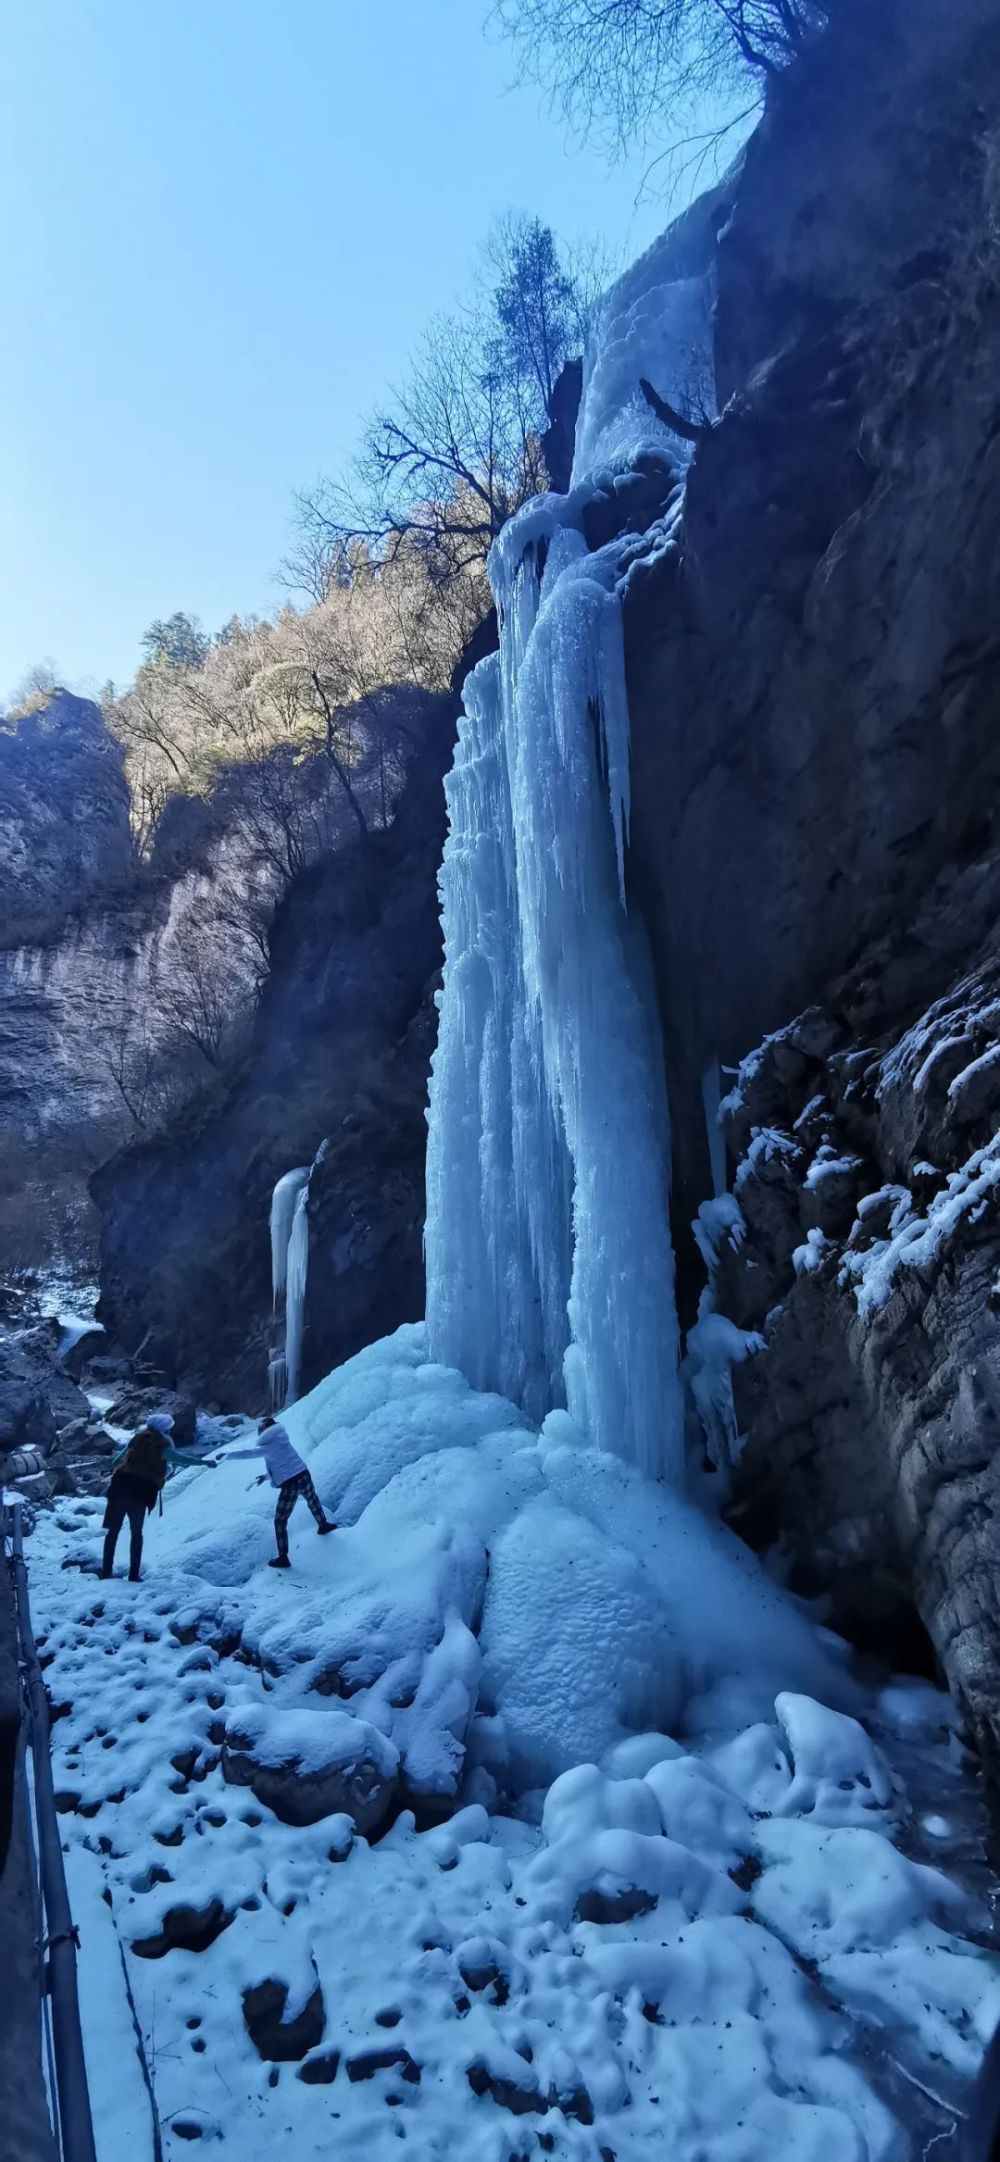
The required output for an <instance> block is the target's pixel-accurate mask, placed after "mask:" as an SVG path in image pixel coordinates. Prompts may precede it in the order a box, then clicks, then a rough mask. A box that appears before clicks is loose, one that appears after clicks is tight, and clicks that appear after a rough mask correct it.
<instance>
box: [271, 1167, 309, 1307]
mask: <svg viewBox="0 0 1000 2162" xmlns="http://www.w3.org/2000/svg"><path fill="white" fill-rule="evenodd" d="M308 1177H309V1165H308V1164H300V1165H299V1166H298V1168H297V1169H296V1170H295V1171H286V1172H285V1173H284V1176H283V1177H282V1178H280V1179H279V1180H278V1183H277V1185H276V1186H275V1189H274V1192H273V1194H272V1195H271V1297H272V1300H273V1302H274V1305H275V1306H277V1304H278V1300H279V1299H280V1297H281V1295H282V1293H283V1291H284V1289H285V1284H286V1282H287V1277H288V1242H289V1239H290V1238H291V1235H292V1221H293V1218H294V1215H295V1206H296V1203H297V1201H298V1198H299V1195H300V1193H301V1192H302V1188H303V1187H304V1185H305V1184H306V1182H307V1180H308Z"/></svg>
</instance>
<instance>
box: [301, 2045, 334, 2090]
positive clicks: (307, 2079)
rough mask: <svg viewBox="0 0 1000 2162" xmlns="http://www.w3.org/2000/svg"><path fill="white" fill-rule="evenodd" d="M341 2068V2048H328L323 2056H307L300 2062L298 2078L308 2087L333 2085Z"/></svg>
mask: <svg viewBox="0 0 1000 2162" xmlns="http://www.w3.org/2000/svg"><path fill="white" fill-rule="evenodd" d="M339 2069H340V2052H339V2050H336V2049H332V2050H327V2051H325V2052H324V2054H323V2055H322V2056H321V2057H307V2058H306V2060H305V2063H304V2064H300V2066H299V2069H298V2072H297V2073H296V2078H297V2079H301V2080H302V2081H303V2082H304V2083H305V2085H306V2086H307V2087H332V2085H333V2082H334V2080H335V2079H336V2077H337V2073H338V2071H339Z"/></svg>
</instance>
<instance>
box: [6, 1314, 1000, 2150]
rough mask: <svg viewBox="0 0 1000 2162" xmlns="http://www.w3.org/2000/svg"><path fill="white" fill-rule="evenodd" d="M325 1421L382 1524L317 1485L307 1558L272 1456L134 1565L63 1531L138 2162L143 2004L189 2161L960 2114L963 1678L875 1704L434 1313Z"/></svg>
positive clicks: (810, 2134) (747, 1584)
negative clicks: (484, 1384)
mask: <svg viewBox="0 0 1000 2162" xmlns="http://www.w3.org/2000/svg"><path fill="white" fill-rule="evenodd" d="M288 1418H289V1425H290V1427H291V1430H292V1432H293V1436H294V1439H295V1441H296V1443H297V1446H298V1447H299V1448H300V1449H301V1450H302V1451H303V1453H304V1454H305V1455H306V1456H307V1457H308V1458H309V1461H310V1465H311V1468H312V1470H313V1474H314V1477H315V1479H316V1483H317V1485H318V1487H319V1491H320V1494H321V1496H322V1498H323V1501H324V1503H325V1504H326V1506H327V1508H328V1509H329V1510H330V1512H331V1513H332V1514H333V1515H335V1516H336V1517H337V1519H338V1521H339V1523H340V1524H341V1526H342V1527H343V1528H342V1529H341V1530H340V1531H339V1532H338V1534H337V1535H336V1536H335V1537H334V1538H331V1539H326V1540H319V1539H317V1537H316V1535H315V1529H314V1526H313V1523H312V1519H311V1518H310V1517H309V1516H308V1515H307V1514H306V1511H305V1508H304V1506H303V1505H300V1507H299V1509H298V1510H297V1512H296V1514H295V1515H294V1516H293V1519H292V1559H293V1568H292V1570H291V1571H290V1572H289V1573H288V1574H287V1575H285V1574H282V1573H280V1572H275V1571H271V1570H269V1569H268V1568H267V1566H266V1563H267V1557H268V1554H269V1553H270V1551H271V1533H270V1518H271V1513H272V1503H273V1495H272V1493H271V1490H270V1488H269V1487H267V1486H264V1485H258V1484H256V1483H255V1471H254V1467H253V1465H252V1464H247V1463H246V1462H239V1463H231V1464H229V1465H228V1466H227V1465H226V1464H225V1462H224V1461H223V1463H222V1464H221V1466H220V1468H218V1469H214V1470H213V1469H205V1470H201V1469H199V1470H197V1471H192V1472H188V1473H184V1474H181V1475H179V1476H177V1477H176V1478H175V1479H172V1480H171V1482H170V1484H169V1486H168V1489H167V1495H166V1502H165V1509H164V1515H163V1517H162V1520H158V1519H156V1518H154V1519H152V1520H151V1522H150V1526H149V1531H148V1537H147V1551H146V1566H145V1573H144V1580H143V1582H142V1583H141V1584H140V1585H139V1586H138V1587H136V1586H131V1585H129V1584H128V1583H127V1582H125V1581H123V1579H122V1578H121V1577H119V1578H118V1579H116V1580H115V1581H114V1582H112V1583H110V1584H105V1583H99V1582H97V1581H96V1580H95V1577H94V1576H93V1575H92V1574H91V1573H89V1572H90V1571H91V1570H92V1569H93V1567H94V1565H95V1564H96V1560H97V1556H98V1552H99V1545H100V1536H101V1534H100V1510H99V1507H98V1505H97V1504H95V1503H94V1502H92V1501H87V1500H82V1499H80V1500H74V1501H70V1502H67V1503H65V1504H61V1505H60V1506H59V1507H58V1509H57V1511H56V1512H55V1513H53V1514H48V1515H41V1516H39V1518H38V1520H37V1522H36V1524H35V1528H34V1530H33V1532H32V1535H31V1539H30V1542H29V1564H30V1577H31V1590H32V1599H33V1606H34V1612H35V1621H36V1628H37V1630H38V1633H39V1635H40V1637H42V1638H43V1639H44V1656H45V1659H46V1661H47V1669H48V1670H47V1676H46V1679H47V1682H48V1685H49V1688H50V1691H51V1694H52V1698H53V1702H54V1704H55V1706H56V1707H57V1708H58V1709H59V1713H60V1716H58V1717H57V1720H56V1723H55V1726H54V1729H53V1752H54V1758H55V1768H56V1784H57V1788H58V1790H59V1792H60V1795H61V1797H62V1807H63V1809H64V1812H65V1813H64V1815H63V1819H62V1822H63V1828H64V1834H65V1843H66V1849H67V1856H68V1869H69V1877H70V1887H71V1893H72V1896H73V1899H74V1902H75V1904H76V1908H77V1914H78V1919H79V1921H80V1924H81V1940H82V1949H81V1972H82V1987H83V2001H84V2014H85V2021H86V2027H87V2043H88V2052H89V2057H90V2062H91V2068H92V2074H93V2085H94V2093H95V2099H96V2106H97V2114H98V2152H99V2157H100V2162H138V2158H139V2157H141V2156H142V2155H144V2154H147V2153H150V2152H151V2144H150V2140H151V2125H150V2107H151V2105H150V2100H149V2096H148V2092H147V2088H146V2085H145V2082H144V2079H143V2077H142V2075H141V2072H140V2067H139V2061H138V2058H137V2053H136V2047H135V2025H134V2024H133V2022H135V2023H136V2024H137V2026H138V2029H139V2031H140V2032H141V2034H142V2038H143V2046H144V2053H145V2059H146V2064H147V2066H148V2071H149V2076H150V2080H151V2084H152V2091H153V2095H154V2097H155V2108H156V2112H157V2115H158V2119H159V2123H160V2128H161V2135H162V2140H163V2148H164V2153H165V2155H166V2157H167V2162H175V2158H176V2157H178V2156H179V2155H181V2154H182V2153H184V2152H186V2151H188V2149H189V2147H190V2145H191V2143H192V2142H194V2141H197V2140H202V2141H204V2142H206V2143H208V2144H211V2143H213V2142H214V2143H216V2144H217V2145H220V2146H223V2147H224V2148H225V2150H226V2152H227V2153H230V2154H232V2155H233V2156H234V2157H235V2158H237V2162H263V2158H264V2157H268V2158H269V2162H270V2157H271V2156H272V2155H273V2154H274V2153H275V2152H276V2151H282V2152H285V2151H287V2152H289V2153H292V2154H294V2155H295V2156H296V2162H310V2158H312V2157H315V2158H316V2162H319V2158H321V2157H322V2158H324V2162H328V2158H330V2157H336V2158H337V2162H362V2158H364V2162H381V2158H383V2157H388V2156H390V2155H393V2156H394V2155H395V2154H396V2153H397V2152H398V2151H399V2147H400V2145H401V2144H405V2145H408V2147H409V2151H410V2152H411V2153H413V2154H414V2155H415V2156H418V2157H420V2158H421V2162H424V2158H426V2162H433V2158H436V2157H444V2156H448V2157H449V2158H454V2157H461V2158H463V2162H466V2158H467V2162H513V2158H515V2157H518V2156H529V2155H531V2156H534V2155H542V2154H546V2153H548V2154H554V2155H556V2156H564V2157H573V2158H578V2162H584V2158H585V2162H607V2158H608V2157H609V2156H611V2157H614V2158H616V2162H640V2158H646V2157H648V2158H650V2162H652V2158H654V2157H655V2158H656V2162H662V2158H663V2157H665V2156H669V2157H670V2158H671V2162H773V2158H774V2157H776V2156H781V2157H782V2158H788V2162H876V2158H879V2162H881V2158H889V2157H894V2156H899V2157H904V2156H907V2155H909V2154H911V2153H912V2154H913V2155H918V2154H920V2153H922V2151H923V2142H924V2140H925V2139H926V2138H929V2137H930V2136H932V2135H933V2134H934V2133H936V2132H938V2131H944V2132H947V2130H948V2128H949V2126H950V2124H951V2122H952V2116H951V2105H952V2103H953V2102H954V2103H955V2104H956V2106H957V2107H958V2108H961V2106H962V2099H963V2093H964V2089H965V2086H966V2083H967V2081H968V2078H969V2077H970V2075H971V2074H972V2072H973V2071H974V2069H975V2066H976V2064H977V2062H978V2059H979V2056H980V2054H981V2050H982V2046H983V2043H984V2041H985V2039H986V2038H987V2036H988V2035H989V2034H990V2033H991V2032H992V2029H993V2027H994V2025H995V2024H996V2022H997V2019H998V2017H1000V1971H998V1968H997V1965H996V1963H995V1960H994V1957H993V1955H992V1952H991V1951H990V1949H989V1948H988V1947H989V1941H990V1940H989V1920H988V1915H987V1913H986V1911H985V1909H984V1908H983V1907H980V1906H977V1904H976V1901H975V1899H974V1898H973V1896H972V1891H971V1890H970V1885H971V1884H972V1880H973V1878H974V1870H972V1869H970V1867H969V1851H970V1848H971V1847H973V1846H974V1844H975V1828H974V1827H973V1830H972V1833H971V1835H970V1831H969V1825H968V1812H969V1800H968V1796H969V1782H968V1776H967V1774H966V1773H965V1772H964V1771H963V1769H962V1766H961V1763H960V1759H959V1753H958V1751H957V1749H956V1746H955V1744H954V1741H953V1740H952V1739H951V1738H950V1736H949V1732H948V1703H947V1699H945V1698H943V1697H940V1696H938V1695H937V1694H936V1693H935V1692H933V1691H931V1690H929V1689H927V1688H926V1687H923V1686H921V1685H917V1684H914V1683H911V1684H900V1685H897V1686H896V1687H894V1688H892V1689H889V1690H886V1691H883V1692H882V1694H881V1695H880V1696H878V1697H873V1696H870V1695H866V1694H864V1693H863V1692H862V1691H861V1690H860V1688H858V1687H857V1685H855V1684H854V1683H853V1682H852V1681H851V1678H850V1676H849V1675H848V1673H847V1671H846V1667H845V1664H844V1661H843V1658H842V1657H840V1656H838V1653H837V1648H836V1646H835V1644H834V1643H833V1641H832V1640H829V1639H826V1638H824V1637H823V1636H822V1635H821V1634H820V1633H817V1632H816V1631H815V1630H813V1628H812V1627H811V1625H810V1624H809V1623H808V1622H807V1621H806V1620H805V1619H804V1617H803V1616H802V1615H801V1614H799V1613H798V1612H797V1611H796V1610H795V1609H794V1608H793V1607H791V1605H787V1604H786V1603H785V1602H784V1601H783V1600H782V1598H781V1597H780V1595H779V1594H778V1593H777V1592H776V1591H775V1590H774V1589H773V1587H772V1586H771V1585H770V1584H769V1583H768V1581H767V1579H766V1578H765V1577H764V1575H763V1574H762V1572H761V1571H760V1570H759V1569H758V1567H757V1565H756V1564H755V1563H754V1562H753V1561H752V1559H751V1558H750V1557H749V1556H747V1555H746V1554H745V1553H744V1551H743V1550H742V1549H741V1548H740V1547H739V1546H738V1545H737V1543H736V1542H735V1541H733V1540H731V1539H730V1538H729V1537H728V1536H727V1535H726V1534H724V1533H722V1532H721V1531H719V1529H718V1528H717V1527H714V1526H711V1525H709V1524H708V1523H707V1522H706V1521H705V1520H704V1519H702V1518H701V1517H700V1516H699V1515H698V1514H697V1512H695V1511H694V1510H692V1509H690V1508H689V1507H688V1506H687V1505H686V1504H684V1503H683V1502H681V1501H680V1500H679V1499H678V1498H677V1497H676V1496H673V1495H671V1494H669V1493H666V1492H665V1491H663V1490H662V1489H659V1488H656V1487H654V1486H653V1485H651V1484H650V1483H649V1482H647V1481H646V1480H644V1479H643V1478H642V1477H641V1475H640V1474H639V1473H638V1472H636V1471H633V1470H632V1469H631V1468H630V1467H629V1466H627V1465H625V1464H624V1463H622V1462H621V1460H619V1459H617V1458H612V1457H601V1456H599V1455H597V1454H596V1452H594V1451H592V1450H588V1449H586V1448H585V1447H583V1446H582V1443H581V1441H580V1437H579V1436H574V1435H573V1433H572V1430H571V1429H570V1427H569V1422H568V1420H567V1418H566V1415H565V1414H560V1415H557V1416H556V1417H555V1418H554V1419H551V1420H550V1421H549V1422H547V1425H546V1427H545V1428H544V1429H543V1431H542V1433H541V1434H537V1433H535V1432H533V1431H530V1430H527V1429H526V1428H525V1427H524V1424H523V1421H522V1420H521V1418H520V1416H519V1414H518V1413H517V1412H516V1411H515V1410H514V1408H513V1407H512V1406H511V1405H509V1404H506V1403H505V1402H504V1401H503V1400H502V1399H499V1398H496V1397H485V1396H481V1395H476V1394H475V1393H474V1392H472V1391H471V1390H470V1389H469V1388H468V1387H467V1386H466V1384H465V1383H464V1382H463V1381H462V1379H461V1377H460V1376H459V1375H458V1374H456V1373H454V1372H452V1371H450V1370H448V1369H444V1368H441V1367H435V1366H430V1365H428V1364H426V1363H425V1351H424V1340H423V1332H422V1331H421V1330H420V1329H406V1330H402V1331H400V1332H399V1334H398V1336H397V1337H395V1338H393V1339H391V1340H390V1341H389V1342H387V1343H386V1344H382V1345H376V1346H373V1347H372V1348H371V1349H370V1350H369V1351H367V1352H364V1353H362V1354H361V1356H360V1357H359V1358H358V1359H356V1360H353V1361H351V1362H350V1363H349V1365H348V1366H347V1367H345V1368H343V1369H340V1370H339V1371H338V1372H337V1373H336V1374H334V1375H332V1376H331V1377H330V1379H329V1380H328V1381H327V1382H325V1383H324V1384H322V1386H321V1387H320V1388H319V1389H317V1390H316V1391H314V1392H313V1394H312V1395H311V1396H309V1397H306V1398H305V1399H303V1401H302V1402H301V1403H300V1404H298V1405H296V1406H295V1408H294V1411H293V1412H291V1413H290V1414H289V1415H288ZM855 1715H857V1716H855ZM859 1722H863V1723H859ZM247 1748H250V1749H251V1750H252V1751H254V1752H255V1753H256V1762H257V1764H258V1766H263V1768H264V1772H265V1774H266V1773H268V1772H269V1771H272V1772H274V1773H276V1774H277V1775H280V1776H285V1774H287V1776H288V1777H289V1779H290V1780H291V1786H292V1790H293V1791H294V1788H295V1782H296V1780H305V1782H306V1784H307V1785H308V1780H309V1778H310V1777H311V1776H316V1775H319V1774H320V1773H323V1772H324V1770H325V1771H326V1772H327V1773H330V1775H331V1776H332V1777H333V1778H334V1779H336V1778H337V1777H338V1776H340V1772H341V1771H342V1770H343V1767H344V1765H345V1764H347V1763H348V1762H350V1763H352V1764H356V1763H357V1762H362V1761H363V1763H364V1765H365V1766H366V1767H367V1772H368V1774H369V1775H370V1778H369V1786H368V1789H367V1790H366V1791H367V1803H366V1806H367V1807H369V1808H370V1809H371V1810H372V1811H373V1812H374V1814H375V1816H377V1815H378V1813H379V1811H381V1818H382V1821H381V1823H380V1824H378V1825H377V1827H376V1829H373V1831H372V1833H371V1837H370V1839H369V1840H366V1839H364V1838H362V1837H361V1836H360V1835H359V1834H358V1833H357V1831H356V1829H355V1826H354V1824H353V1822H352V1820H351V1817H350V1816H349V1815H347V1814H345V1813H344V1812H343V1811H337V1812H335V1813H333V1814H330V1815H325V1816H321V1817H319V1818H318V1819H317V1821H313V1822H308V1823H304V1824H302V1823H300V1824H296V1823H293V1822H286V1821H283V1820H282V1818H281V1817H279V1816H278V1815H276V1814H275V1813H274V1811H273V1810H272V1808H271V1807H270V1806H268V1804H267V1802H265V1801H263V1800H261V1799H260V1798H259V1795H258V1794H257V1793H255V1792H254V1791H253V1790H252V1789H251V1787H249V1786H247V1785H244V1784H234V1783H231V1782H227V1780H226V1779H225V1777H224V1770H225V1769H227V1768H228V1769H229V1770H230V1771H232V1770H234V1769H237V1768H238V1766H237V1764H236V1761H235V1760H236V1759H237V1757H238V1755H239V1751H240V1749H243V1750H246V1749H247ZM227 1759H228V1763H227V1761H226V1760H227ZM282 1765H284V1767H285V1773H284V1774H283V1773H282V1772H281V1767H282ZM331 1768H332V1771H331ZM904 1772H905V1775H906V1778H907V1780H908V1781H909V1784H910V1792H909V1794H908V1793H907V1791H906V1787H905V1785H904V1781H903V1774H904ZM303 1791H305V1789H304V1788H303ZM448 1812H452V1813H451V1814H448ZM287 1813H288V1812H287V1811H286V1814H287ZM309 1813H310V1812H309V1811H308V1810H307V1811H306V1814H309ZM442 1819H444V1821H441V1820H442ZM436 1820H437V1821H436ZM418 1826H419V1827H424V1828H418ZM938 1862H940V1864H941V1867H938V1866H935V1864H936V1863H938ZM198 1946H200V1947H201V1948H200V1949H198V1948H196V1947H198ZM267 1985H270V1987H268V1986H267ZM250 1992H257V1995H249V1996H248V1993H250ZM251 2030H253V2032H251ZM254 2033H255V2034H256V2037H257V2040H256V2041H255V2040H254V2038H253V2034H254ZM261 2051H263V2052H264V2054H261ZM282 2052H283V2054H282Z"/></svg>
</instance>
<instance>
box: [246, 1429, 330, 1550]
mask: <svg viewBox="0 0 1000 2162" xmlns="http://www.w3.org/2000/svg"><path fill="white" fill-rule="evenodd" d="M257 1432H258V1434H259V1436H260V1440H259V1441H258V1443H257V1446H256V1448H254V1449H227V1451H226V1456H225V1461H226V1463H227V1464H231V1463H232V1461H233V1459H234V1457H251V1456H262V1457H263V1459H264V1462H265V1464H266V1465H267V1470H268V1476H269V1478H270V1481H271V1485H272V1486H276V1487H277V1489H278V1504H277V1508H276V1509H275V1512H274V1543H275V1545H276V1547H277V1549H278V1551H277V1553H276V1554H275V1555H274V1557H273V1559H272V1560H271V1561H270V1562H269V1563H268V1567H269V1568H271V1569H290V1568H291V1563H290V1561H289V1559H288V1519H289V1517H290V1516H291V1513H292V1510H293V1509H294V1507H295V1504H296V1502H297V1501H298V1500H299V1498H300V1496H301V1498H302V1500H303V1501H304V1502H305V1504H306V1507H307V1508H309V1509H311V1510H312V1513H313V1516H314V1517H315V1519H316V1529H317V1531H318V1532H319V1533H320V1536H321V1537H322V1536H323V1535H324V1534H325V1533H326V1532H328V1531H336V1529H337V1527H336V1524H331V1522H330V1519H329V1517H328V1516H327V1514H326V1511H325V1509H324V1507H323V1504H322V1502H321V1500H320V1498H319V1495H318V1494H317V1492H316V1489H315V1487H314V1485H313V1483H312V1478H311V1476H310V1474H309V1471H308V1469H307V1467H306V1465H305V1464H304V1463H303V1461H302V1458H301V1457H300V1455H299V1452H298V1450H297V1449H294V1448H293V1447H292V1444H291V1441H290V1440H289V1438H288V1435H287V1433H286V1431H285V1428H284V1427H283V1426H282V1424H281V1421H280V1419H275V1418H274V1417H273V1416H272V1414H271V1413H270V1412H268V1413H267V1415H266V1417H265V1418H263V1419H262V1420H261V1422H260V1425H259V1427H258V1429H257Z"/></svg>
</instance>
